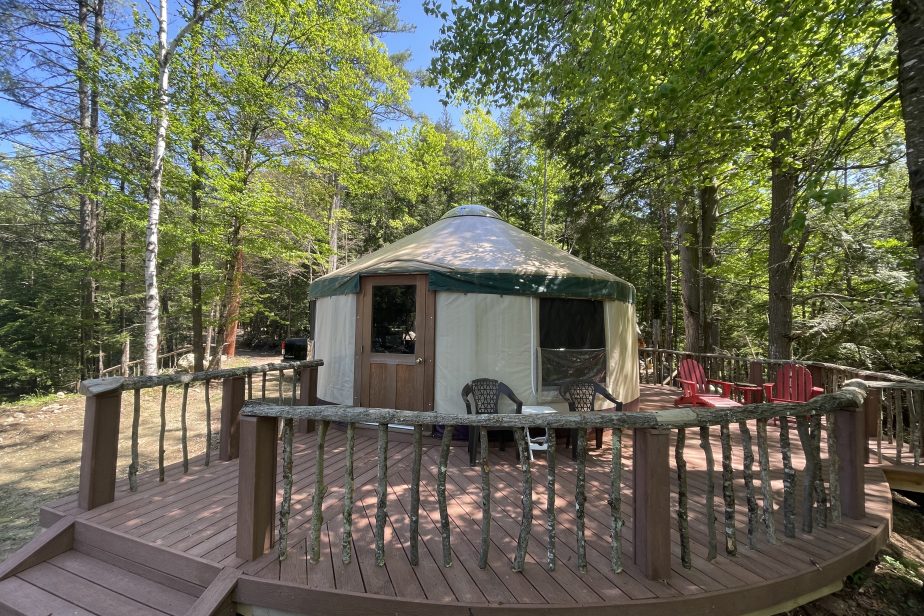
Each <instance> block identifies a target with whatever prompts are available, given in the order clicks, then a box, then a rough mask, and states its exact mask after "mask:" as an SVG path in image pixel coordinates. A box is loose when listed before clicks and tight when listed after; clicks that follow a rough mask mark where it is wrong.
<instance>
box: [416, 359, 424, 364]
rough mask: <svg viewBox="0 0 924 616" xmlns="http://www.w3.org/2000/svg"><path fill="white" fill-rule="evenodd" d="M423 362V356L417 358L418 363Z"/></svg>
mask: <svg viewBox="0 0 924 616" xmlns="http://www.w3.org/2000/svg"><path fill="white" fill-rule="evenodd" d="M422 363H423V357H418V358H417V365H420V364H422Z"/></svg>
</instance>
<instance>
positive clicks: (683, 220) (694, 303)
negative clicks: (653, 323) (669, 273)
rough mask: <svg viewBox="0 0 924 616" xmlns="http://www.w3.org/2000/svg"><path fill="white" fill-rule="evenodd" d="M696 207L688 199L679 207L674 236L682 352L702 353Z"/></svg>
mask: <svg viewBox="0 0 924 616" xmlns="http://www.w3.org/2000/svg"><path fill="white" fill-rule="evenodd" d="M698 209H699V208H698V207H697V206H696V205H695V204H694V203H693V202H692V200H691V199H689V198H688V197H684V203H682V204H681V205H680V217H679V224H678V229H677V232H678V233H679V234H680V291H681V292H680V297H681V299H682V300H683V302H682V303H683V330H684V336H683V349H684V350H685V351H687V352H689V353H699V352H701V351H702V348H703V345H702V340H703V335H702V316H701V314H700V308H701V299H700V271H701V267H700V262H699V257H700V249H699V247H700V238H699V228H700V227H699V219H700V217H699V212H698Z"/></svg>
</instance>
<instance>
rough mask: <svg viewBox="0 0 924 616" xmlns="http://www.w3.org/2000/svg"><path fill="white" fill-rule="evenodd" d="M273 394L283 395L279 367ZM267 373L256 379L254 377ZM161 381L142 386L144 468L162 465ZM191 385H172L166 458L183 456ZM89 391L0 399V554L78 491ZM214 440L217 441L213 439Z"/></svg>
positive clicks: (199, 410)
mask: <svg viewBox="0 0 924 616" xmlns="http://www.w3.org/2000/svg"><path fill="white" fill-rule="evenodd" d="M278 360H279V354H278V353H271V354H270V353H256V352H250V351H244V352H242V353H240V354H239V355H238V356H237V357H236V358H234V359H232V360H231V361H230V362H229V363H226V364H225V366H224V367H237V366H245V365H256V364H264V363H267V362H272V361H278ZM270 379H272V383H271V385H270V387H269V389H268V391H267V395H268V396H269V395H275V389H276V388H275V375H270ZM257 383H259V380H256V379H255V381H254V385H255V386H256V384H257ZM160 393H161V392H160V388H151V389H144V390H142V391H141V411H142V412H141V423H140V425H139V430H138V434H139V437H138V458H139V464H140V467H139V472H140V473H143V472H144V471H147V470H151V469H155V468H157V449H158V440H159V436H160ZM182 399H183V387H182V386H176V387H170V388H168V393H167V405H166V413H167V430H166V435H165V443H164V449H165V450H166V451H165V454H164V463H165V464H172V463H174V462H179V461H181V460H182V459H183V457H182V447H181V445H180V407H181V404H182ZM83 400H84V398H83V396H81V395H79V394H71V393H69V394H57V395H51V396H44V397H41V398H35V399H29V398H27V399H25V400H23V401H21V402H14V403H10V404H0V561H2V560H3V559H4V558H6V557H7V556H8V555H10V554H12V553H13V552H15V551H16V550H18V549H19V548H20V546H22V545H23V544H24V543H26V542H27V541H29V539H31V538H32V537H33V535H35V533H36V532H37V531H38V530H39V525H38V513H39V508H40V507H41V506H42V505H43V504H44V503H46V502H48V501H50V500H54V499H56V498H60V497H62V496H65V495H67V494H71V493H73V492H76V491H77V483H78V479H79V476H80V450H81V447H82V444H83V414H84V409H83ZM210 400H211V406H212V426H213V428H212V434H213V440H215V439H217V438H218V420H219V414H220V412H221V386H220V385H218V386H217V387H216V386H215V385H212V387H211V396H210ZM186 412H187V426H188V433H187V434H188V436H187V440H188V448H189V456H190V457H192V456H196V455H199V454H201V453H202V452H204V451H205V434H206V429H205V399H204V396H203V387H202V386H201V385H198V386H193V387H190V389H189V399H188V401H187V411H186ZM120 421H121V426H122V429H121V430H120V431H119V462H118V469H119V470H118V472H119V476H120V477H124V476H125V474H126V473H127V470H126V469H127V468H128V465H129V463H130V462H131V442H130V437H131V430H130V429H126V428H127V427H130V426H131V422H132V402H131V396H126V397H125V398H124V400H123V403H122V416H121V420H120ZM213 446H214V443H213Z"/></svg>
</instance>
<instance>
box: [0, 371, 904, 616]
mask: <svg viewBox="0 0 924 616" xmlns="http://www.w3.org/2000/svg"><path fill="white" fill-rule="evenodd" d="M642 389H643V397H642V410H652V409H663V408H666V407H668V406H670V404H671V401H672V400H673V397H674V396H675V395H676V390H673V389H668V388H661V387H657V386H645V385H643V386H642ZM752 431H753V426H752ZM732 432H733V438H735V439H738V432H737V429H733V431H732ZM770 433H771V460H772V464H773V467H774V469H775V472H774V474H773V475H772V485H773V490H774V494H775V500H776V506H777V507H779V503H780V502H781V499H782V490H783V486H782V471H781V468H782V466H781V460H780V454H779V447H778V445H777V442H776V439H778V435H777V430H776V429H774V428H773V427H772V426H771V429H770ZM718 434H719V431H718V428H714V429H713V430H712V431H711V439H712V445H713V448H714V450H715V451H716V452H718V451H720V443H719V436H718ZM403 436H404V435H401V434H400V433H398V434H395V435H394V436H393V438H392V439H391V446H390V449H389V456H388V477H389V492H388V514H389V520H388V524H387V526H386V537H385V539H386V565H385V566H384V567H378V566H376V564H375V559H374V554H373V549H372V546H373V543H374V539H373V528H374V514H375V485H374V484H375V478H376V460H375V455H374V452H375V447H376V438H375V437H376V433H375V430H368V431H366V430H357V438H356V468H355V482H356V505H355V508H354V514H353V516H354V523H353V539H352V549H353V561H352V562H351V563H350V564H349V565H344V564H343V562H342V560H341V517H340V514H341V508H342V494H343V468H344V463H345V456H344V450H345V435H344V433H343V432H342V431H340V430H337V429H335V428H332V429H331V431H330V433H329V434H328V438H327V445H326V456H325V478H326V480H327V483H328V484H329V488H328V492H327V496H326V497H325V500H324V525H323V532H322V535H321V537H322V543H321V546H322V557H321V560H320V562H318V563H316V564H314V563H310V562H308V560H307V557H306V549H307V541H306V535H307V532H308V528H309V526H310V524H309V523H310V518H311V508H310V505H311V494H312V490H313V482H314V476H315V473H314V470H315V469H314V466H315V454H314V442H315V437H314V435H312V434H308V435H299V436H298V437H297V440H296V444H295V455H294V459H295V465H294V467H295V470H294V477H295V486H294V489H293V511H292V518H291V521H290V546H291V548H290V550H289V553H288V558H286V559H285V560H284V561H282V562H281V563H280V561H278V560H277V558H276V555H275V553H272V554H267V555H265V556H264V557H262V558H261V559H259V560H257V561H254V562H244V561H242V560H241V559H239V558H237V557H236V556H235V521H236V507H237V476H238V465H237V462H236V461H232V462H217V461H213V462H212V464H211V466H210V467H208V468H204V467H203V466H202V462H203V461H202V459H201V458H197V459H195V460H194V461H193V463H192V465H191V468H190V472H189V474H188V475H185V476H184V475H183V474H182V469H181V468H179V467H177V466H174V467H172V468H170V469H169V470H168V473H167V481H166V482H165V483H163V484H158V483H157V476H156V472H155V473H151V474H148V475H144V476H141V477H140V478H139V479H140V482H139V484H140V490H139V492H137V493H130V492H128V489H127V485H125V484H124V482H120V483H119V484H118V485H117V490H116V500H115V502H113V503H111V504H108V505H105V506H102V507H99V508H97V509H94V510H91V511H88V512H81V511H80V510H79V509H78V507H77V502H76V497H68V498H65V499H62V500H59V501H57V502H54V503H50V504H49V505H48V506H47V507H45V508H44V509H43V512H42V520H43V524H44V525H46V526H48V525H50V524H52V523H55V522H56V521H58V520H60V519H68V517H73V518H75V519H76V520H78V521H79V522H80V523H81V524H82V526H80V527H78V531H79V532H81V533H83V534H84V535H87V533H89V534H90V535H93V536H96V535H94V533H98V534H100V536H102V534H104V533H105V532H106V529H109V532H111V534H112V537H114V538H115V541H116V543H119V542H122V543H125V544H126V545H128V544H129V543H131V544H132V545H136V546H142V545H143V546H147V547H146V548H145V549H146V550H150V551H153V552H151V553H152V554H156V556H151V558H154V559H155V560H158V562H160V563H161V565H162V566H161V567H160V568H158V569H157V570H158V571H160V572H161V574H160V575H159V576H154V577H153V578H152V577H151V576H145V575H144V571H142V570H141V569H139V568H138V566H137V563H135V566H132V564H131V563H128V562H127V561H126V560H125V557H124V554H122V555H120V553H119V552H118V551H117V550H113V551H112V552H111V553H108V556H109V557H108V558H107V557H106V556H107V553H106V550H104V549H103V548H101V547H99V546H100V545H102V544H95V547H94V545H89V544H88V543H87V541H86V540H84V541H83V542H82V543H81V541H78V542H77V546H76V547H77V549H76V550H72V551H69V552H66V553H64V554H61V555H59V556H56V557H55V558H54V559H52V560H49V561H46V562H44V563H43V564H41V565H39V566H37V567H32V568H31V569H27V570H24V571H22V572H20V573H18V574H17V575H15V576H13V577H11V578H8V579H7V580H5V581H3V582H0V613H4V612H3V609H2V607H3V605H4V603H3V602H4V601H6V597H7V596H13V595H16V596H20V597H25V596H30V595H29V594H28V593H32V594H36V593H45V594H47V595H51V596H52V598H53V600H54V601H55V602H57V603H55V605H54V606H51V605H49V607H48V608H47V609H46V608H44V607H42V608H41V609H38V606H39V603H33V604H32V607H33V608H37V609H38V611H30V610H29V609H25V608H26V607H29V606H28V605H25V604H22V602H20V603H21V604H22V605H20V608H22V609H20V611H21V612H22V613H43V614H47V613H49V612H52V613H68V612H65V611H63V609H64V608H63V607H62V606H67V605H71V606H73V612H72V613H77V614H84V613H93V614H107V613H118V614H128V613H155V614H162V613H167V614H173V613H177V614H178V613H185V611H184V610H186V609H187V608H189V607H190V606H191V605H192V604H193V602H194V601H195V600H196V598H197V597H198V596H199V595H200V594H202V593H203V592H205V590H204V589H205V588H206V587H210V579H213V578H215V577H216V575H218V572H220V571H223V570H229V569H231V570H234V571H235V572H236V573H238V574H240V575H241V576H243V577H241V578H240V580H241V582H239V584H238V588H237V591H236V594H235V595H234V597H235V600H236V601H238V602H239V603H240V604H248V603H249V604H254V603H257V602H258V601H260V600H266V601H270V603H262V605H264V606H269V607H275V608H276V609H285V610H288V611H293V612H295V611H304V610H305V609H308V608H309V605H308V604H306V603H305V601H306V598H310V601H311V607H310V612H311V613H312V614H327V613H331V614H333V613H353V614H357V613H363V614H365V613H427V612H429V613H432V611H433V609H434V605H435V604H438V605H440V606H441V607H440V610H441V611H440V613H441V614H442V613H456V611H455V610H454V609H453V608H454V607H455V608H458V613H460V614H462V613H467V614H473V613H480V612H481V611H482V608H485V609H486V611H492V612H501V611H506V610H507V608H510V607H513V606H517V605H520V606H522V607H525V606H532V607H534V608H546V609H545V610H539V611H537V613H538V612H540V611H541V613H543V614H550V613H552V612H553V611H555V612H561V613H565V612H568V613H576V610H577V609H580V610H581V612H582V614H586V613H616V611H618V612H619V613H620V614H663V613H667V612H668V611H669V610H673V609H676V610H682V611H683V613H684V614H706V613H735V614H738V613H751V612H762V611H764V612H765V611H767V610H769V611H770V612H772V611H780V610H783V609H787V608H789V607H792V606H794V605H797V604H798V603H802V602H805V601H808V600H810V599H812V598H814V597H816V596H821V595H824V594H827V593H830V592H832V591H833V590H836V589H837V588H838V587H839V584H840V581H841V580H842V579H843V578H844V577H845V576H846V575H848V574H849V573H851V572H852V571H854V570H856V569H857V568H859V567H860V566H862V565H863V564H864V563H865V562H867V561H868V560H869V559H870V558H872V556H873V555H874V554H875V553H876V551H878V549H879V548H880V547H881V546H882V545H884V543H885V541H886V540H887V538H888V533H889V528H890V519H891V498H890V492H889V487H888V485H887V484H886V482H885V478H884V476H883V472H882V470H880V469H879V468H877V467H876V466H874V465H871V466H868V467H867V469H866V482H867V501H866V503H867V517H866V518H864V519H862V520H850V519H844V520H843V521H842V522H840V523H838V524H830V523H829V525H828V527H827V528H817V527H816V528H815V530H814V532H813V533H812V534H810V535H808V534H805V533H803V532H801V530H800V531H799V532H798V533H797V537H796V538H795V539H785V538H783V532H782V528H783V520H782V515H781V514H780V512H779V511H777V516H776V527H777V529H778V532H777V536H778V537H779V539H780V541H779V543H777V544H776V545H770V544H769V543H768V542H767V540H766V537H765V536H764V533H763V530H762V528H758V532H757V537H758V542H757V545H756V547H754V548H748V547H747V544H748V537H747V516H748V512H747V504H746V498H745V490H744V482H743V478H742V477H741V473H740V472H736V476H735V498H736V500H735V502H736V524H737V542H738V553H737V555H736V556H728V555H726V554H725V552H724V550H723V547H724V540H723V534H722V528H723V527H722V522H721V520H722V519H723V515H724V510H723V503H722V498H721V470H720V469H721V464H720V463H719V461H718V460H717V464H716V465H717V466H718V467H719V470H718V471H717V473H716V495H717V498H716V500H715V512H714V513H715V515H716V518H717V520H718V523H717V532H718V535H719V554H718V556H717V558H715V559H714V560H712V561H707V560H706V553H707V545H708V544H707V533H706V527H707V519H708V518H707V514H706V505H705V485H706V471H705V458H704V455H703V451H702V449H701V448H700V447H699V439H698V437H695V436H694V435H693V433H692V431H688V438H687V442H686V447H685V450H684V454H685V457H686V461H687V469H688V477H689V490H690V503H689V512H690V529H691V535H692V552H693V563H692V565H693V566H692V568H691V569H685V568H684V567H683V566H682V565H681V562H680V539H679V533H678V531H677V528H676V519H675V521H674V527H675V528H674V529H673V533H672V539H673V542H672V554H673V559H672V571H671V576H670V577H669V579H666V580H659V581H656V580H649V579H647V578H646V577H645V575H644V574H643V573H642V571H641V570H640V569H639V568H638V567H637V566H636V565H635V564H634V563H633V556H634V551H633V543H632V536H633V535H632V531H633V526H634V520H633V519H632V494H633V489H632V474H631V472H626V473H624V479H623V489H622V495H623V509H622V511H623V518H624V521H625V526H624V528H623V537H624V541H623V563H624V567H625V570H624V571H623V572H622V573H619V574H616V573H613V572H612V570H611V568H610V557H609V549H610V544H609V533H610V528H609V525H610V511H609V505H608V504H607V502H606V497H607V495H608V493H609V466H610V457H609V456H610V453H609V448H608V447H607V446H606V444H605V445H604V447H603V448H602V449H600V450H593V449H591V451H590V452H589V455H588V461H587V482H588V487H587V494H588V498H587V505H586V529H587V530H586V532H587V560H588V566H587V571H586V572H580V571H578V568H577V565H576V560H577V559H576V534H575V521H576V520H575V512H574V499H573V496H571V495H573V494H574V487H575V467H574V464H573V462H572V461H571V460H570V458H569V457H568V455H567V454H568V452H567V451H566V449H565V448H564V446H562V447H560V451H561V455H560V457H559V458H560V461H559V465H558V500H557V514H558V520H559V526H558V567H557V568H556V570H555V571H548V570H547V567H546V541H547V535H546V530H545V526H544V520H545V517H544V513H543V512H544V510H545V506H546V502H545V497H546V496H545V488H544V485H545V474H546V473H545V462H544V459H543V456H542V454H538V455H537V456H536V460H535V463H534V465H533V475H534V477H533V480H534V516H535V519H534V522H533V527H532V535H531V539H530V543H529V552H528V557H527V563H526V567H525V570H524V571H523V572H522V573H516V572H513V571H512V570H511V563H512V558H513V554H514V551H515V546H516V536H517V532H518V529H519V521H520V514H521V510H520V485H521V477H520V474H519V471H518V468H517V466H516V465H515V461H514V459H513V451H512V448H510V447H508V450H507V451H506V452H500V451H498V450H497V448H496V446H495V444H494V443H492V449H491V453H492V459H491V464H492V477H493V493H492V530H491V541H492V547H491V551H490V557H489V560H488V566H487V568H486V569H484V570H481V569H479V568H478V550H479V541H480V524H481V476H480V472H479V469H477V468H471V467H469V466H468V455H467V452H466V449H465V447H464V446H460V447H455V448H453V451H452V454H451V458H450V472H449V482H448V488H447V492H448V500H449V502H448V508H449V513H450V515H451V519H452V525H451V532H452V549H453V564H452V566H451V567H448V568H447V567H443V566H442V563H441V560H442V558H441V542H440V531H439V515H438V511H437V502H436V494H435V487H433V486H435V484H436V473H437V460H436V458H437V454H438V441H437V440H436V439H425V452H424V460H423V465H422V471H421V473H422V479H423V480H422V487H421V519H420V535H421V543H420V564H419V565H418V566H416V567H412V566H411V565H410V562H409V557H408V553H407V549H408V532H409V530H408V529H409V521H408V515H407V511H408V509H409V506H410V504H409V500H410V491H409V489H408V485H409V483H410V479H411V477H410V458H411V448H410V447H409V446H407V445H406V442H407V441H406V440H405V439H406V437H405V439H403V438H402V437H403ZM591 440H592V439H591ZM797 443H798V439H797V438H796V439H795V440H794V465H795V467H796V469H797V471H801V469H802V467H803V465H804V462H803V459H802V454H801V449H800V448H799V447H798V445H797ZM673 444H674V443H673V440H672V443H671V447H672V448H671V454H672V455H671V464H672V469H673V465H674V462H673ZM434 445H437V446H436V447H434ZM734 456H735V462H734V464H735V468H737V469H740V468H742V461H741V456H742V450H741V447H740V440H735V449H734ZM717 458H720V456H717ZM213 460H215V458H214V457H213ZM623 461H624V465H625V468H626V469H630V468H631V464H632V442H631V435H629V434H627V435H626V436H625V437H624V449H623ZM672 473H673V470H672ZM799 480H800V482H801V475H800V479H799ZM673 481H674V482H675V481H676V477H673ZM277 485H279V482H278V481H277ZM800 486H801V483H800ZM797 492H798V493H799V494H800V495H801V489H800V490H797ZM671 495H672V507H674V508H676V506H677V486H676V485H672V491H671ZM759 501H760V497H759V495H758V502H759ZM798 510H799V509H798V508H797V511H798ZM81 528H82V529H83V530H80V529H81ZM99 541H102V539H99ZM91 543H92V542H91ZM88 545H89V548H87V547H86V546H88ZM80 546H84V550H83V551H82V552H81V551H79V548H80ZM184 555H185V556H184ZM171 563H178V565H177V566H179V564H183V566H185V567H191V568H192V569H196V567H197V566H198V567H199V570H200V571H203V570H204V569H207V568H208V565H207V563H212V564H213V565H212V566H213V567H214V570H213V571H211V573H210V574H209V575H207V576H204V578H203V580H202V581H201V583H198V585H195V586H191V585H189V584H188V583H187V585H186V586H183V585H182V584H181V583H180V582H182V578H181V576H177V575H176V574H174V578H175V579H171V578H170V575H169V569H170V566H171ZM184 563H185V564H184ZM119 564H122V565H123V567H119V566H118V565H119ZM203 575H204V574H203ZM55 576H57V577H55ZM75 576H76V577H75ZM132 576H134V577H132ZM139 576H140V577H144V578H146V579H144V580H142V581H141V582H139V581H138V580H136V579H135V578H136V577H139ZM58 579H69V580H71V582H75V579H76V580H78V581H79V580H84V581H88V582H91V583H93V584H95V585H97V586H99V587H100V588H101V589H102V588H105V589H106V590H105V591H104V590H100V591H99V592H98V593H96V594H95V595H93V596H95V597H97V599H98V598H99V597H105V598H106V601H108V603H106V601H102V600H96V599H93V598H92V597H91V598H87V595H88V593H87V592H86V591H85V590H84V591H81V592H82V593H83V594H80V593H77V594H69V593H70V591H69V590H68V589H69V588H71V589H72V590H73V589H78V590H79V588H78V587H79V586H80V584H76V585H75V584H71V586H67V585H63V586H62V585H60V583H58V582H56V581H55V580H58ZM178 580H179V581H178ZM261 580H267V581H275V582H276V583H275V584H272V583H262V582H261ZM245 581H246V583H245ZM145 584H146V585H145ZM152 584H153V586H151V585H152ZM290 585H294V586H297V587H299V590H293V589H292V588H291V587H290ZM72 587H73V588H72ZM158 587H166V591H164V592H160V591H159V590H158ZM135 588H137V589H139V590H134V589H135ZM75 592H76V591H75ZM145 597H153V598H150V599H145ZM49 601H51V599H49ZM119 601H121V603H119ZM126 601H129V602H130V603H131V606H130V607H132V609H131V610H129V609H128V608H127V607H126V605H128V604H126ZM8 604H9V601H7V607H10V606H9V605H8ZM107 606H108V607H107ZM113 606H120V607H118V608H116V607H113ZM614 606H615V607H614ZM14 608H15V606H13V608H11V609H14ZM14 613H17V612H15V611H14Z"/></svg>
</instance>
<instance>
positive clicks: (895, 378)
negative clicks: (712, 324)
mask: <svg viewBox="0 0 924 616" xmlns="http://www.w3.org/2000/svg"><path fill="white" fill-rule="evenodd" d="M639 352H640V353H654V352H657V353H664V354H668V355H681V356H687V357H705V358H710V359H721V360H726V361H737V362H757V363H761V364H766V365H776V366H781V365H785V364H800V365H803V366H806V367H812V366H814V367H816V368H824V369H828V370H841V371H846V372H850V373H851V374H855V375H857V377H863V378H867V379H869V378H876V379H879V380H882V381H892V382H908V383H924V381H922V380H919V379H914V378H911V377H908V376H904V375H900V374H890V373H888V372H875V371H872V370H865V369H862V368H854V367H852V366H842V365H840V364H830V363H826V362H820V361H808V360H801V359H769V358H766V357H741V356H737V355H724V354H722V353H695V352H691V351H678V350H675V349H661V348H656V347H641V348H639Z"/></svg>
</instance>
